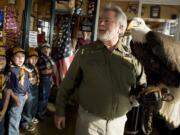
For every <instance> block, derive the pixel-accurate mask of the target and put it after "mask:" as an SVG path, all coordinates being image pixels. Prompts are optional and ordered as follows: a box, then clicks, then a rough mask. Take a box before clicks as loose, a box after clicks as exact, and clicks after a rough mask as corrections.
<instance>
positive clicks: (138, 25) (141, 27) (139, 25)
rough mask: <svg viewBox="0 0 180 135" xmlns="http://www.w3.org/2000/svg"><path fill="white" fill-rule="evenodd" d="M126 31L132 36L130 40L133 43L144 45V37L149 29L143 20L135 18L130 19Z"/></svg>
mask: <svg viewBox="0 0 180 135" xmlns="http://www.w3.org/2000/svg"><path fill="white" fill-rule="evenodd" d="M127 30H128V31H130V33H131V34H132V40H133V41H134V42H140V43H144V42H145V35H146V33H148V32H149V31H151V29H150V28H149V27H148V26H147V25H146V24H145V22H144V20H143V19H142V18H139V17H135V18H133V19H132V21H131V22H130V23H129V25H128V28H127Z"/></svg>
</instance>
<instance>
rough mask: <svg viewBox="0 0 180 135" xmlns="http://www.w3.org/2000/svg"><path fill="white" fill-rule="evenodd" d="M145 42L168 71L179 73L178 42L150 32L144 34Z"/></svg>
mask: <svg viewBox="0 0 180 135" xmlns="http://www.w3.org/2000/svg"><path fill="white" fill-rule="evenodd" d="M146 41H147V43H148V45H149V46H151V48H152V52H153V53H154V54H155V55H156V56H158V57H159V58H160V59H161V60H162V62H163V63H164V64H165V65H167V66H168V67H169V69H170V70H173V71H175V70H177V71H178V72H179V73H180V55H179V53H180V42H178V41H175V39H173V38H172V37H170V36H167V35H164V34H161V33H158V32H154V31H150V32H148V33H147V34H146Z"/></svg>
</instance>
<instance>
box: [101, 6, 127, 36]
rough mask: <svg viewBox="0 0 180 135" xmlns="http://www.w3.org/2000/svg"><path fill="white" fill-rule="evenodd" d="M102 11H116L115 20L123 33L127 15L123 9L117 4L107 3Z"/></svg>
mask: <svg viewBox="0 0 180 135" xmlns="http://www.w3.org/2000/svg"><path fill="white" fill-rule="evenodd" d="M102 11H103V12H107V11H114V12H115V13H116V18H117V21H118V22H119V23H120V25H121V26H122V27H123V33H122V34H124V32H125V31H126V27H127V16H126V14H125V13H124V12H123V10H122V9H121V8H120V7H119V6H116V5H112V4H107V5H106V6H105V7H104V9H103V10H102Z"/></svg>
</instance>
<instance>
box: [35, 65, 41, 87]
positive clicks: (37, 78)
mask: <svg viewBox="0 0 180 135" xmlns="http://www.w3.org/2000/svg"><path fill="white" fill-rule="evenodd" d="M35 72H36V80H37V82H36V84H37V85H39V82H40V79H39V70H38V68H37V67H36V66H35Z"/></svg>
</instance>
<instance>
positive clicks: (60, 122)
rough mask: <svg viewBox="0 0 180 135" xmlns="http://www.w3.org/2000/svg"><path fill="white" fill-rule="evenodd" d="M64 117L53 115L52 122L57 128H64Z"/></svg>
mask: <svg viewBox="0 0 180 135" xmlns="http://www.w3.org/2000/svg"><path fill="white" fill-rule="evenodd" d="M65 119H66V118H65V117H64V116H57V115H55V116H54V123H55V125H56V127H57V128H58V129H63V128H65Z"/></svg>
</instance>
